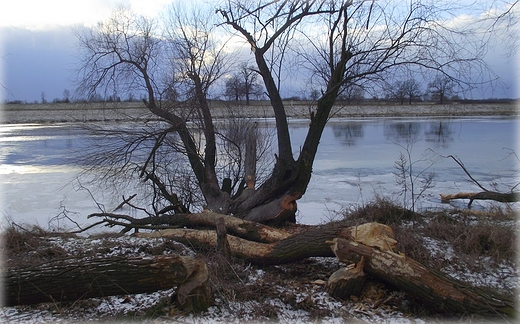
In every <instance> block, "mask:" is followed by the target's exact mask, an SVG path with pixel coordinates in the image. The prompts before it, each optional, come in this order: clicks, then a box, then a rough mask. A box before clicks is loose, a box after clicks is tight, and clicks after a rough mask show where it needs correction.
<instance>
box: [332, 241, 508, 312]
mask: <svg viewBox="0 0 520 324" xmlns="http://www.w3.org/2000/svg"><path fill="white" fill-rule="evenodd" d="M332 243H333V244H332V250H333V251H334V253H335V254H336V256H337V257H338V259H339V260H340V261H342V260H349V259H350V258H351V254H358V255H360V256H363V257H364V258H365V265H364V270H365V271H366V272H367V273H369V274H370V275H372V276H374V277H377V278H379V279H380V280H382V281H384V282H387V283H389V284H391V285H392V286H394V287H397V288H399V289H401V290H403V291H406V292H407V293H409V294H410V295H412V296H415V297H417V298H419V299H421V300H422V301H423V302H424V303H427V304H429V305H431V306H432V307H433V308H436V309H437V310H438V311H440V312H446V313H450V314H456V313H461V312H467V313H471V314H482V315H495V316H496V315H499V316H500V315H501V316H504V315H507V316H512V317H513V316H514V317H516V315H517V313H516V310H515V302H514V300H513V298H510V297H505V296H500V295H498V294H496V293H493V292H489V291H485V290H482V289H478V288H475V287H471V286H469V285H467V284H464V283H462V282H459V281H457V280H454V279H452V278H449V277H447V276H445V275H443V274H442V273H440V272H438V271H435V270H432V269H429V268H428V267H426V266H424V265H422V264H420V263H419V262H417V261H415V260H412V259H410V258H408V257H406V256H405V255H402V254H398V253H394V252H392V251H382V250H380V249H379V248H375V247H369V246H367V245H364V244H361V243H357V242H353V241H351V240H347V239H343V238H336V239H334V240H333V242H332Z"/></svg>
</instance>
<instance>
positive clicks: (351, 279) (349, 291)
mask: <svg viewBox="0 0 520 324" xmlns="http://www.w3.org/2000/svg"><path fill="white" fill-rule="evenodd" d="M363 265H364V258H361V260H360V261H359V262H358V264H357V265H355V266H350V267H345V268H341V269H339V270H338V271H336V272H334V273H333V274H332V275H331V276H330V278H329V280H328V281H327V286H326V290H327V292H328V293H329V294H330V295H331V296H332V297H334V298H339V299H343V300H347V299H349V298H350V296H360V295H361V292H362V291H363V287H364V285H365V281H366V276H365V273H364V272H363Z"/></svg>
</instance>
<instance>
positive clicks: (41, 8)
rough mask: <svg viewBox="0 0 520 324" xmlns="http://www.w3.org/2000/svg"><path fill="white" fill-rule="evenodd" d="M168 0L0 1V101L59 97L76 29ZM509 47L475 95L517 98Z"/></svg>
mask: <svg viewBox="0 0 520 324" xmlns="http://www.w3.org/2000/svg"><path fill="white" fill-rule="evenodd" d="M201 1H203V0H201ZM169 2H171V0H126V1H125V0H123V1H121V0H74V1H71V0H12V1H9V2H7V1H4V3H3V4H2V5H1V8H0V46H1V47H0V48H1V53H0V84H1V86H0V90H1V91H2V96H1V101H2V102H3V101H4V100H9V101H12V100H22V101H28V102H34V101H38V102H40V101H41V100H42V93H44V94H45V99H46V100H47V101H52V100H54V99H62V98H63V93H64V90H65V89H67V90H69V91H70V92H71V93H72V92H73V91H74V86H73V84H72V82H71V81H72V77H73V73H74V70H75V69H76V68H77V67H78V64H77V62H78V57H77V46H76V44H77V39H76V37H75V35H74V30H75V29H76V30H77V29H79V28H82V27H89V26H92V25H94V24H95V23H96V22H97V21H100V20H103V19H104V18H106V17H108V16H109V14H110V12H111V9H112V8H114V7H116V6H117V5H118V4H126V5H129V6H131V8H132V9H133V10H134V11H135V12H137V13H139V14H144V15H148V16H153V15H155V14H157V13H158V12H160V11H161V9H163V8H164V5H166V4H167V3H169ZM491 2H495V1H494V0H490V3H491ZM516 9H517V11H518V8H516ZM508 45H511V44H506V43H504V42H497V43H496V44H494V46H493V47H492V50H491V51H490V52H489V53H488V55H487V57H486V61H487V62H488V64H489V65H490V67H491V68H492V69H493V70H494V71H495V73H496V74H497V75H498V76H499V77H500V79H501V82H500V84H499V85H498V86H497V87H493V88H490V87H486V88H485V89H482V90H481V91H480V95H479V94H475V96H478V97H509V98H518V97H520V91H519V87H520V85H518V82H517V81H518V76H519V75H520V70H519V69H520V66H519V65H520V64H518V61H520V57H518V56H517V57H516V58H509V59H507V58H506V57H505V54H506V53H507V52H508V49H509V48H508ZM295 95H297V94H295Z"/></svg>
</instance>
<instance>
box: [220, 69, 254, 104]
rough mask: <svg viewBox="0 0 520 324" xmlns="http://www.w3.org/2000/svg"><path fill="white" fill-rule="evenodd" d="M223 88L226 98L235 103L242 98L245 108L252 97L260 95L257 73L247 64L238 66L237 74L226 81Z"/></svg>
mask: <svg viewBox="0 0 520 324" xmlns="http://www.w3.org/2000/svg"><path fill="white" fill-rule="evenodd" d="M225 88H226V89H225V95H226V97H228V98H229V99H230V100H235V101H239V99H241V98H244V99H245V101H246V106H249V103H250V99H251V97H252V96H256V97H259V96H261V95H262V86H261V85H260V84H259V83H258V73H257V72H256V71H255V70H254V68H253V67H251V66H249V65H247V63H242V64H240V66H239V70H238V72H236V73H234V74H232V75H231V76H230V77H229V78H228V79H227V80H226V85H225Z"/></svg>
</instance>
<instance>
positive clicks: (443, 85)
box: [428, 75, 455, 105]
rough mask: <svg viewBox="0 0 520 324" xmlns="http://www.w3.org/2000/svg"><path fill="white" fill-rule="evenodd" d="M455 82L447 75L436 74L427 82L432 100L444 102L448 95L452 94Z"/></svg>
mask: <svg viewBox="0 0 520 324" xmlns="http://www.w3.org/2000/svg"><path fill="white" fill-rule="evenodd" d="M454 86H455V82H454V81H453V80H452V79H451V78H450V77H448V76H444V75H437V76H436V77H435V78H434V79H433V81H431V82H430V83H428V88H429V90H430V93H431V95H432V100H435V101H438V102H439V103H440V104H441V105H442V104H444V102H445V101H446V99H447V98H448V96H450V95H451V94H453V87H454Z"/></svg>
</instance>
